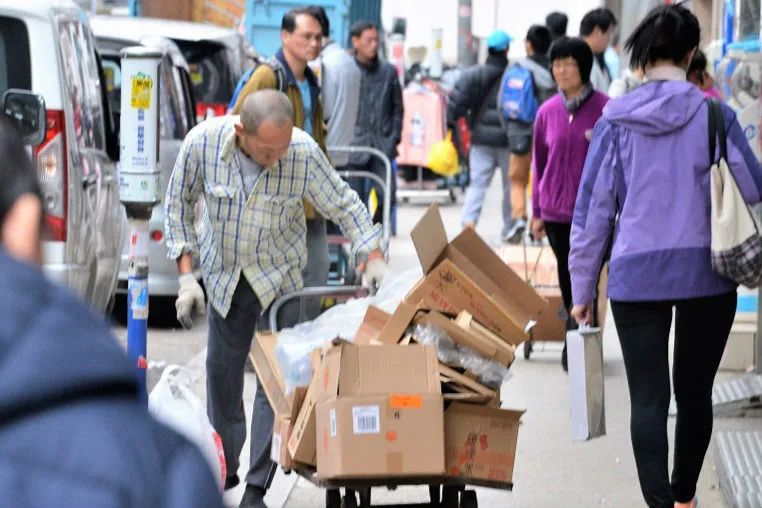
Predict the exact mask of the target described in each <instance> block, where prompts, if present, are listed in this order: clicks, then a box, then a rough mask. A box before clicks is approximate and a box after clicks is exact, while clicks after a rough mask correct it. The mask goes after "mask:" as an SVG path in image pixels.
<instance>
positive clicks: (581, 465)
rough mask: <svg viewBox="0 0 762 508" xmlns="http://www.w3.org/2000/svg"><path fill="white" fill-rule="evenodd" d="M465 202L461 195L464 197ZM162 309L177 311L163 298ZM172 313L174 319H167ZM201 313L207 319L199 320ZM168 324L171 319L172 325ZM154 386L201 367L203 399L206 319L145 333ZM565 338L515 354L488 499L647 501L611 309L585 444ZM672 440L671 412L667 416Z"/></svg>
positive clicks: (280, 492) (281, 496)
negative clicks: (170, 373) (598, 427)
mask: <svg viewBox="0 0 762 508" xmlns="http://www.w3.org/2000/svg"><path fill="white" fill-rule="evenodd" d="M498 180H499V178H496V179H495V181H493V184H492V185H491V187H490V189H489V192H488V193H487V197H486V200H485V204H484V208H483V212H482V220H481V222H480V223H479V226H478V227H477V232H478V233H479V234H480V235H482V237H483V238H484V239H485V240H486V241H487V242H488V243H490V244H492V245H494V246H498V245H499V242H500V238H499V233H500V229H501V219H500V186H499V181H498ZM460 198H461V199H460V202H461V203H462V196H460ZM426 207H427V203H425V202H421V203H416V201H415V200H413V202H412V203H409V204H405V205H403V206H401V207H400V209H399V211H398V218H397V227H398V230H397V236H396V238H394V239H393V240H392V243H391V246H390V249H391V261H390V270H391V271H392V272H393V273H401V272H403V271H406V270H409V269H411V268H415V267H417V266H418V260H417V256H416V254H415V249H414V248H413V245H412V242H411V241H410V236H409V233H410V230H411V229H412V227H413V226H414V225H415V223H416V222H417V220H418V219H419V218H420V216H421V215H422V214H423V212H424V211H425V210H426ZM460 208H461V206H460V205H459V204H458V205H452V204H446V205H445V204H443V206H442V207H441V208H440V210H441V213H442V217H443V219H444V222H445V226H446V228H447V230H448V234H449V235H450V237H451V238H452V237H453V236H454V235H456V234H457V233H458V231H459V230H460V220H459V214H460ZM163 307H164V309H163V310H164V311H171V310H172V309H171V305H168V306H167V305H165V306H163ZM164 321H171V320H164ZM197 321H203V320H202V319H198V320H197ZM165 325H166V323H165ZM114 333H115V334H116V335H117V337H118V338H119V339H120V341H121V342H122V343H124V341H125V335H126V331H125V329H124V327H123V326H120V325H118V324H115V326H114ZM148 341H149V342H148V356H149V388H150V387H151V386H153V384H155V382H156V381H157V380H158V377H159V375H160V373H161V371H162V370H163V368H165V367H166V365H168V364H172V363H176V364H181V365H187V366H188V367H189V368H190V369H191V371H192V372H193V374H194V378H195V379H196V380H197V382H196V387H195V388H196V392H197V394H198V396H199V398H201V400H204V399H205V389H204V357H205V342H206V325H205V323H203V322H199V323H197V325H196V326H195V327H194V328H193V329H192V330H190V331H183V330H177V329H174V328H172V327H171V326H164V327H152V328H151V329H150V331H149V336H148ZM560 353H561V344H560V343H539V344H536V345H535V349H534V352H533V354H532V356H531V358H530V359H529V360H525V359H524V358H523V355H521V354H518V358H517V360H516V361H515V363H514V364H513V366H512V367H511V376H510V377H509V379H508V380H507V381H506V383H505V384H504V385H503V386H502V390H501V393H502V400H503V407H508V408H514V409H524V410H526V413H525V415H524V417H523V420H522V426H521V429H520V431H519V441H518V448H517V453H516V465H515V471H514V490H513V491H512V492H500V491H494V490H491V489H477V491H478V497H479V501H480V504H481V506H486V507H497V506H501V507H527V508H529V507H531V508H544V507H548V508H551V507H553V508H555V507H557V506H564V507H567V508H590V507H596V506H613V507H641V506H644V502H643V500H642V496H641V494H640V490H639V486H638V480H637V473H636V470H635V463H634V459H633V455H632V449H631V444H630V435H629V396H628V391H627V383H626V377H625V372H624V364H623V362H622V353H621V349H620V347H619V342H618V339H617V336H616V330H615V327H614V323H613V321H612V319H611V316H610V314H609V315H608V316H607V320H606V326H605V334H604V361H605V382H606V387H605V389H606V401H605V403H606V426H607V435H606V436H604V437H600V438H597V439H594V440H591V441H587V442H582V443H580V442H572V441H571V435H570V427H569V387H568V379H567V375H566V373H565V372H564V371H563V370H562V369H561V364H560V357H561V354H560ZM738 375H739V374H737V373H720V374H719V375H718V378H717V381H722V380H726V379H732V378H733V377H735V376H738ZM245 376H246V387H245V393H244V401H245V403H244V405H245V407H246V409H247V416H248V412H249V411H250V410H251V405H252V401H253V397H254V387H255V383H256V377H255V376H254V374H253V373H252V372H247V373H246V375H245ZM758 428H759V420H755V419H733V418H726V419H715V430H753V429H758ZM669 429H670V439H671V440H672V437H673V432H674V418H670V422H669ZM241 464H242V466H241V469H240V470H239V476H240V477H241V478H243V477H244V476H245V473H246V465H247V464H248V442H247V443H246V445H244V448H243V454H242V457H241ZM242 493H243V486H239V487H238V488H236V489H233V490H232V491H229V492H227V493H226V496H225V502H226V506H237V503H238V500H239V499H240V496H241V495H242ZM324 496H325V494H324V491H322V490H320V489H317V488H315V487H313V486H312V485H310V484H309V483H308V482H307V481H306V480H304V479H302V478H297V476H296V475H295V474H290V475H284V474H283V473H282V471H279V472H278V476H277V477H276V479H275V481H274V482H273V486H272V488H271V490H270V491H269V492H268V495H267V498H266V502H267V503H268V506H270V507H281V506H282V507H287V508H302V507H305V508H306V507H316V506H323V505H324V499H325V497H324ZM698 497H699V499H700V500H701V506H702V507H720V506H723V501H722V496H721V493H720V491H719V488H718V478H717V475H716V473H715V471H714V464H713V461H712V458H711V449H710V452H708V453H707V458H706V460H705V462H704V467H703V470H702V473H701V477H700V479H699V485H698ZM373 500H374V504H375V503H379V504H390V503H394V504H399V503H416V502H426V501H427V500H428V490H427V489H426V487H410V488H399V489H397V490H396V491H393V492H392V491H387V490H386V489H377V490H374V491H373Z"/></svg>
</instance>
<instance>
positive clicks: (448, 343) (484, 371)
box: [413, 325, 509, 389]
mask: <svg viewBox="0 0 762 508" xmlns="http://www.w3.org/2000/svg"><path fill="white" fill-rule="evenodd" d="M413 336H414V337H415V340H416V342H418V343H420V344H424V345H430V346H434V347H435V348H436V350H437V357H438V358H439V361H441V362H442V363H444V364H447V365H449V366H451V367H460V368H463V369H466V370H467V371H469V372H472V373H474V374H475V375H476V376H477V378H478V380H479V382H480V383H481V384H483V385H484V386H486V387H488V388H492V389H497V388H499V387H500V385H502V384H503V382H504V381H505V380H506V379H507V378H508V373H509V371H508V369H507V368H505V367H503V366H502V365H500V364H499V363H497V362H494V361H492V360H488V359H487V358H484V357H483V356H482V355H480V354H479V353H477V352H476V351H474V350H473V349H471V348H468V347H465V346H459V345H458V344H456V343H455V342H454V341H453V340H452V338H451V337H450V336H449V335H448V334H447V333H446V332H445V331H444V330H442V329H441V328H439V327H437V326H431V325H416V326H415V329H414V331H413Z"/></svg>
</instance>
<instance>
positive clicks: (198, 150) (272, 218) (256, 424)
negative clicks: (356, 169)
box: [165, 90, 386, 507]
mask: <svg viewBox="0 0 762 508" xmlns="http://www.w3.org/2000/svg"><path fill="white" fill-rule="evenodd" d="M293 118H294V111H293V108H292V105H291V103H290V102H289V99H288V97H287V96H286V95H285V94H283V93H281V92H278V91H275V90H261V91H258V92H255V93H252V94H250V95H249V96H248V97H247V98H246V100H245V102H244V103H243V107H242V108H241V115H240V118H239V117H235V116H228V117H221V118H215V119H212V120H209V121H206V122H204V123H202V124H201V125H199V126H197V127H196V128H194V129H193V130H192V131H191V132H190V133H189V134H188V137H187V138H186V139H185V142H184V143H183V147H182V149H181V150H180V155H179V156H178V158H177V163H176V164H175V169H174V171H173V173H172V177H171V178H170V181H169V187H168V189H167V197H166V199H165V203H166V216H167V221H166V236H167V245H168V247H169V256H170V257H171V258H173V259H177V265H178V268H179V272H180V291H179V293H178V298H177V302H176V307H177V317H178V320H180V322H181V323H185V324H188V325H190V324H191V321H190V314H191V311H192V309H193V308H196V309H197V310H199V311H203V309H204V293H203V292H202V290H201V287H200V286H199V285H198V283H197V282H196V279H195V278H194V277H193V274H192V271H191V265H192V258H193V256H199V255H200V256H201V257H200V260H201V270H202V273H203V277H204V283H205V284H206V289H207V291H208V294H209V299H210V304H211V305H210V309H209V336H208V349H207V359H206V368H207V397H208V411H209V417H210V419H211V421H212V424H213V425H214V427H215V429H216V430H217V432H218V433H219V434H220V436H221V438H222V444H223V448H224V450H225V459H226V461H227V471H228V475H229V476H228V481H227V487H233V486H235V485H236V484H237V483H238V477H237V476H236V471H237V470H238V457H239V455H240V453H241V449H242V447H243V443H244V441H245V439H246V427H245V421H246V420H245V416H244V409H243V404H242V399H241V397H242V394H243V369H244V364H245V363H246V355H247V354H248V352H249V349H250V346H251V340H252V336H253V335H254V332H255V331H256V322H257V319H258V318H259V317H260V315H261V314H262V313H263V312H264V310H265V309H267V308H268V307H269V305H270V303H272V301H273V300H274V299H275V298H277V297H278V296H280V295H281V294H283V293H284V292H288V291H292V290H295V289H299V288H301V287H302V278H301V270H302V268H303V267H304V265H305V263H306V261H307V247H306V245H305V236H306V234H307V227H306V225H305V218H304V208H303V204H302V203H303V199H304V198H307V199H308V200H309V202H310V203H313V204H314V205H315V207H316V208H317V210H318V211H319V212H320V213H321V214H323V215H324V216H326V217H328V218H329V219H331V220H332V221H334V222H335V223H337V224H338V225H339V227H340V228H341V229H342V232H343V233H344V234H345V235H346V236H348V237H349V238H350V239H351V240H352V245H353V247H352V250H353V253H354V255H355V256H356V257H357V258H358V260H360V261H363V264H364V265H365V271H364V275H363V281H364V282H365V283H366V284H371V283H378V282H380V280H381V278H383V275H384V273H385V271H386V263H385V262H384V259H383V255H382V254H381V251H380V250H379V248H378V246H379V238H380V229H379V228H378V227H377V226H373V225H372V223H371V219H370V217H369V215H368V211H367V209H366V208H365V207H364V206H363V204H362V203H361V202H360V200H359V199H358V197H357V194H355V193H354V191H352V190H351V189H350V188H349V186H348V185H347V184H346V183H345V182H344V181H343V180H341V178H340V177H339V176H338V174H337V173H336V172H335V170H334V169H333V168H332V167H331V165H330V163H329V162H328V159H327V158H326V156H325V154H324V153H323V151H322V150H321V149H320V147H319V146H318V144H317V143H316V142H315V140H314V139H312V137H310V136H309V135H308V134H307V133H305V132H304V131H302V130H301V129H298V128H295V127H294V120H293ZM201 195H203V196H204V198H205V200H206V211H205V212H204V216H203V218H202V223H201V226H200V227H199V233H198V235H199V236H198V237H197V236H196V232H195V231H194V228H193V222H194V204H195V203H196V200H197V199H198V197H199V196H201ZM287 321H288V322H287V323H285V324H293V318H288V319H287ZM272 425H273V413H272V409H271V408H270V406H269V404H268V402H267V399H266V398H265V394H264V392H263V390H262V388H261V385H259V383H258V385H257V393H256V396H255V400H254V409H253V414H252V425H251V428H252V433H251V464H250V469H249V472H248V474H247V476H246V483H247V486H246V491H245V493H244V497H243V500H242V501H241V505H240V506H241V507H261V506H265V505H264V502H263V501H262V499H263V497H264V494H265V490H266V489H267V487H268V486H269V483H270V481H271V479H272V474H273V472H274V470H275V468H274V464H273V463H272V462H271V461H270V440H271V437H272Z"/></svg>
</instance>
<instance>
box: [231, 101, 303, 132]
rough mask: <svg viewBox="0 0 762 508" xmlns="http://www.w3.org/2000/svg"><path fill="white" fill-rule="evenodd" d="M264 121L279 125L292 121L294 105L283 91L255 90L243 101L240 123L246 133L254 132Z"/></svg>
mask: <svg viewBox="0 0 762 508" xmlns="http://www.w3.org/2000/svg"><path fill="white" fill-rule="evenodd" d="M266 121H269V122H272V123H274V124H276V125H277V126H279V127H281V126H283V125H284V124H285V123H286V122H291V123H293V122H294V107H293V106H292V105H291V101H290V100H288V96H287V95H286V94H284V93H283V92H279V91H278V90H257V91H256V92H254V93H252V94H250V95H249V96H248V97H246V99H245V100H244V101H243V107H242V108H241V124H243V129H244V131H246V133H247V134H256V133H257V130H258V129H259V127H260V126H261V125H262V124H263V123H265V122H266Z"/></svg>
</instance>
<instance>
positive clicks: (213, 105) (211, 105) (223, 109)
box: [196, 102, 228, 122]
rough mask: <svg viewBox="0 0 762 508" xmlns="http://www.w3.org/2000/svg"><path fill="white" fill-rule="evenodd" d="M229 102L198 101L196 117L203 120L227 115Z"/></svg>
mask: <svg viewBox="0 0 762 508" xmlns="http://www.w3.org/2000/svg"><path fill="white" fill-rule="evenodd" d="M227 110H228V106H227V104H220V103H217V102H197V103H196V119H197V120H198V121H199V122H201V121H203V120H206V119H207V118H212V117H215V116H225V114H226V113H227Z"/></svg>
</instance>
